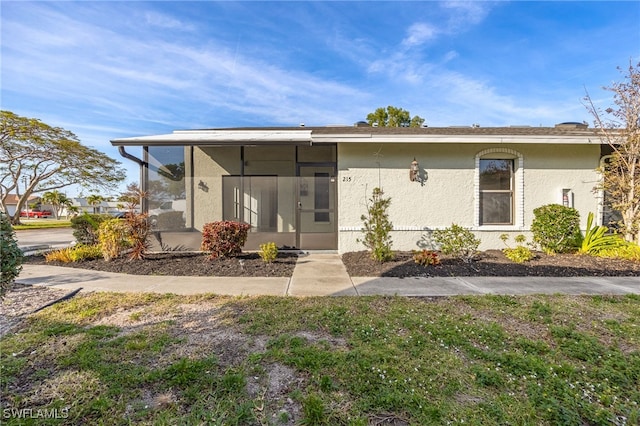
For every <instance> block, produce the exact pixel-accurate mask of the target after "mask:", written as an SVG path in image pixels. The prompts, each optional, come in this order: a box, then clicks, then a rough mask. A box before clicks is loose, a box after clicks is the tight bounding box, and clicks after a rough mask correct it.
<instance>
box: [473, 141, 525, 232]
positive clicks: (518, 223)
mask: <svg viewBox="0 0 640 426" xmlns="http://www.w3.org/2000/svg"><path fill="white" fill-rule="evenodd" d="M483 158H485V159H486V158H492V159H500V158H501V159H514V160H516V162H515V163H516V164H515V168H516V169H515V170H514V174H515V176H514V180H515V182H514V188H513V192H514V194H513V197H514V206H513V209H514V211H513V215H514V218H513V220H514V223H513V225H481V224H480V160H481V159H483ZM473 185H474V195H475V200H474V202H475V206H474V219H473V224H474V227H476V228H479V229H522V228H523V227H524V157H523V156H522V154H520V153H519V152H518V151H516V150H514V149H510V148H487V149H485V150H482V151H480V152H478V153H477V154H476V158H475V175H474V182H473Z"/></svg>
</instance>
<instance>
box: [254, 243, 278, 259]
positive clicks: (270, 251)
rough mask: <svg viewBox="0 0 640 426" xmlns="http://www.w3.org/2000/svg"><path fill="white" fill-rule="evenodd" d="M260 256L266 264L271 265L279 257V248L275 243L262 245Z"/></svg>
mask: <svg viewBox="0 0 640 426" xmlns="http://www.w3.org/2000/svg"><path fill="white" fill-rule="evenodd" d="M258 254H259V255H260V258H261V259H262V260H263V261H264V262H265V263H271V262H273V261H274V260H276V257H278V246H277V245H276V243H273V242H269V243H264V244H260V251H259V252H258Z"/></svg>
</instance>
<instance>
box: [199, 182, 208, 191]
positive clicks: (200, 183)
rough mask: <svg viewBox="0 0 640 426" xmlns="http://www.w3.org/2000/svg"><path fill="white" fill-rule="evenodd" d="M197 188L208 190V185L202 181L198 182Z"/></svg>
mask: <svg viewBox="0 0 640 426" xmlns="http://www.w3.org/2000/svg"><path fill="white" fill-rule="evenodd" d="M198 189H201V190H202V191H204V192H209V187H208V186H207V184H206V183H204V182H203V181H200V182H198Z"/></svg>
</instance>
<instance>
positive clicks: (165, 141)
mask: <svg viewBox="0 0 640 426" xmlns="http://www.w3.org/2000/svg"><path fill="white" fill-rule="evenodd" d="M371 142H374V143H393V142H395V143H541V144H601V143H603V142H602V141H601V139H600V136H599V129H589V128H586V126H585V127H571V126H557V127H527V126H513V127H470V126H469V127H465V126H452V127H371V126H360V127H356V126H327V127H302V126H301V127H244V128H216V129H197V130H176V131H174V132H173V133H169V134H164V135H151V136H138V137H131V138H119V139H113V140H111V144H112V145H114V146H145V145H147V146H154V145H194V146H195V145H198V146H229V145H290V144H298V145H299V144H304V145H311V144H314V143H371Z"/></svg>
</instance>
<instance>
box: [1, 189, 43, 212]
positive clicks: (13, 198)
mask: <svg viewBox="0 0 640 426" xmlns="http://www.w3.org/2000/svg"><path fill="white" fill-rule="evenodd" d="M19 199H20V197H18V195H17V194H7V198H6V199H5V206H6V207H7V211H6V212H5V213H6V214H7V215H9V216H13V215H14V214H15V213H16V209H17V208H18V200H19ZM39 203H40V197H38V196H36V195H30V196H29V199H28V200H27V205H26V206H24V210H29V209H30V207H29V206H33V205H37V204H39Z"/></svg>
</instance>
